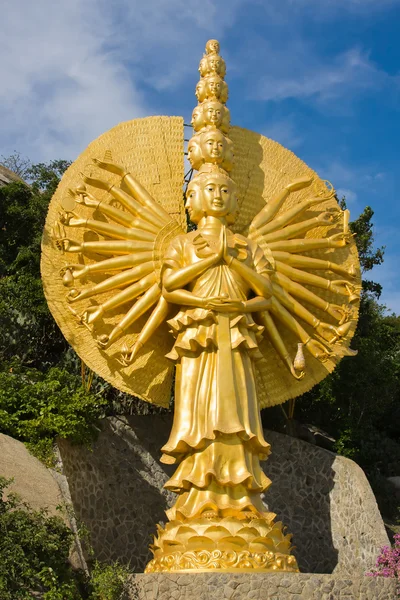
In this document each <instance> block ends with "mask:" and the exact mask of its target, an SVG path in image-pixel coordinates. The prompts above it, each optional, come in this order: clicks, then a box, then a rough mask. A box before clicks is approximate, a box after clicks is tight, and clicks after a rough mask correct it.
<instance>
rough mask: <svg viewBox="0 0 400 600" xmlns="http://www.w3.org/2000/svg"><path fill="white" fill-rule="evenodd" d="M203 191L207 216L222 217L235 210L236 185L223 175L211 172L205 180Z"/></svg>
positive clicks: (204, 210) (203, 202)
mask: <svg viewBox="0 0 400 600" xmlns="http://www.w3.org/2000/svg"><path fill="white" fill-rule="evenodd" d="M201 192H202V206H203V212H204V213H205V214H206V215H207V216H213V217H219V218H222V217H226V216H227V215H229V214H231V213H232V212H234V211H235V209H236V191H235V186H234V183H233V182H231V181H229V180H228V179H227V178H226V177H224V176H223V175H219V174H218V173H213V174H210V176H209V177H208V178H207V179H206V180H205V181H204V182H203V184H202V188H201Z"/></svg>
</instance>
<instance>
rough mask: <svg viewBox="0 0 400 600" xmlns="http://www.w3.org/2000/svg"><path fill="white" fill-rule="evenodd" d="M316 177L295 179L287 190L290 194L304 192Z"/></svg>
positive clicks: (306, 176)
mask: <svg viewBox="0 0 400 600" xmlns="http://www.w3.org/2000/svg"><path fill="white" fill-rule="evenodd" d="M313 179H314V177H310V176H309V175H305V176H304V177H299V178H298V179H294V180H293V181H291V182H290V183H289V184H288V185H287V186H285V188H286V189H287V190H288V192H297V191H298V190H302V189H304V188H306V187H308V186H309V185H311V184H312V182H313Z"/></svg>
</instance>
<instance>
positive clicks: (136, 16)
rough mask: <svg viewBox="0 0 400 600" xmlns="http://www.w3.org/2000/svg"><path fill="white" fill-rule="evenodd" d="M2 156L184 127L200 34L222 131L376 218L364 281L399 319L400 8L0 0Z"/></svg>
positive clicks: (277, 1) (333, 1)
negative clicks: (133, 128) (159, 126)
mask: <svg viewBox="0 0 400 600" xmlns="http://www.w3.org/2000/svg"><path fill="white" fill-rule="evenodd" d="M1 6H2V11H1V12H2V36H1V38H0V57H1V62H0V82H1V85H0V115H1V117H0V118H1V127H0V155H5V156H7V155H8V154H10V153H12V152H13V151H14V150H17V151H19V152H21V153H22V154H24V155H26V156H28V157H29V158H30V159H31V160H32V161H33V162H38V161H46V160H51V159H53V158H67V159H74V158H76V156H77V155H78V154H79V153H80V152H81V151H82V150H83V149H84V148H85V147H86V146H87V144H88V143H89V142H90V141H91V140H92V139H94V138H95V137H97V136H98V135H100V134H101V133H102V132H103V131H106V130H107V129H109V128H110V127H112V126H113V125H115V124H117V123H118V122H120V121H124V120H128V119H134V118H138V117H142V116H147V115H153V114H166V115H182V116H183V117H184V118H185V119H190V114H191V111H192V108H193V107H194V104H195V98H194V87H195V85H196V82H197V80H198V73H197V67H198V62H199V59H200V58H201V56H202V53H203V50H204V45H205V42H206V41H207V39H209V38H217V39H218V40H219V41H220V42H221V54H222V55H223V57H224V58H225V60H226V62H227V70H228V72H227V82H228V84H229V88H230V100H229V104H228V106H229V108H230V110H231V114H232V123H233V124H235V125H240V126H242V127H247V128H249V129H253V130H255V131H258V132H259V133H262V134H264V135H266V136H268V137H271V138H273V139H275V140H277V141H279V142H280V143H282V144H283V145H285V146H286V147H288V148H290V149H291V150H293V151H294V152H295V153H296V154H297V155H298V156H300V157H301V158H302V159H303V160H305V162H306V163H308V164H309V165H310V166H311V167H312V168H313V169H315V170H316V171H317V172H318V173H319V175H320V176H321V177H323V178H326V179H329V180H330V181H331V182H332V183H333V185H334V186H335V188H336V189H337V190H338V192H339V194H345V195H346V198H347V202H348V206H349V208H350V210H351V214H352V218H355V217H357V216H358V214H359V213H360V212H361V211H362V209H363V208H364V207H365V206H366V205H370V206H372V208H373V210H374V211H375V216H374V223H375V237H376V243H377V245H386V256H385V262H384V264H383V265H382V266H381V267H379V268H377V269H375V270H374V272H373V278H374V279H375V280H376V281H379V282H381V283H382V285H383V290H384V291H383V295H382V301H383V302H384V303H385V304H386V305H387V306H388V308H390V309H392V310H394V311H395V312H397V313H400V269H399V267H398V265H399V263H400V246H399V240H400V203H399V200H398V198H397V195H396V193H395V186H396V183H397V181H396V177H397V173H399V172H400V169H399V166H400V165H399V163H400V157H399V152H398V144H399V139H400V70H399V65H400V43H399V29H400V0H230V1H229V2H228V1H227V0H204V1H203V2H201V1H200V0H198V1H196V2H195V1H194V0H146V1H145V0H129V1H128V0H113V1H111V2H110V1H107V2H106V1H105V0H68V2H66V1H65V0H35V2H32V1H31V0H14V1H13V2H12V3H9V2H5V0H3V2H2V3H1V4H0V7H1Z"/></svg>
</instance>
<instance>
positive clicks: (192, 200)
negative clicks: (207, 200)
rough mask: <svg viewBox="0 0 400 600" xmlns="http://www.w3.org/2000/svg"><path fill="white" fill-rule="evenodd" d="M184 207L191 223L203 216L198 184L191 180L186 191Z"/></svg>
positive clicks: (196, 221)
mask: <svg viewBox="0 0 400 600" xmlns="http://www.w3.org/2000/svg"><path fill="white" fill-rule="evenodd" d="M185 208H186V210H187V211H188V215H189V219H190V220H191V221H192V222H193V223H198V222H199V221H200V219H201V218H202V216H203V209H202V201H201V194H200V189H199V186H198V184H197V183H196V182H194V181H192V182H191V183H190V184H189V185H188V188H187V191H186V202H185Z"/></svg>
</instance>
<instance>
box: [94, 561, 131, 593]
mask: <svg viewBox="0 0 400 600" xmlns="http://www.w3.org/2000/svg"><path fill="white" fill-rule="evenodd" d="M128 574H129V571H128V569H127V568H126V567H124V566H123V565H121V564H119V563H118V562H114V563H112V564H109V565H106V564H102V563H99V562H98V561H96V562H95V564H94V567H93V569H92V571H91V577H90V589H91V595H90V600H118V599H119V598H121V596H122V593H123V591H124V584H125V581H126V578H127V576H128Z"/></svg>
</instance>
